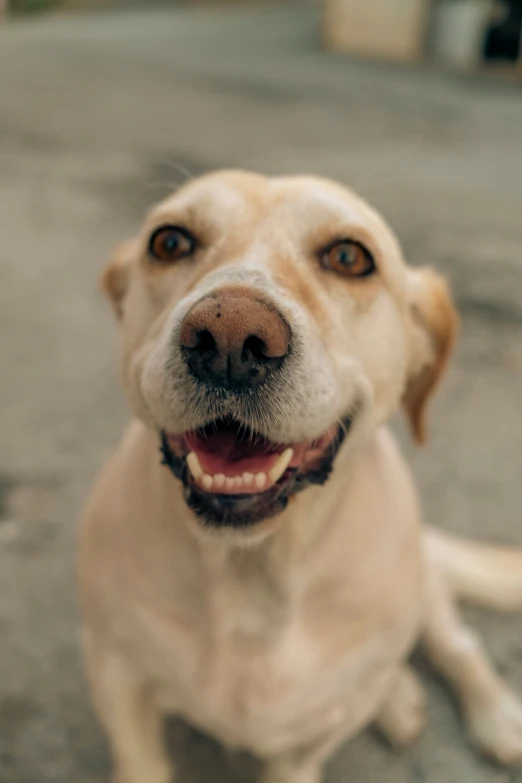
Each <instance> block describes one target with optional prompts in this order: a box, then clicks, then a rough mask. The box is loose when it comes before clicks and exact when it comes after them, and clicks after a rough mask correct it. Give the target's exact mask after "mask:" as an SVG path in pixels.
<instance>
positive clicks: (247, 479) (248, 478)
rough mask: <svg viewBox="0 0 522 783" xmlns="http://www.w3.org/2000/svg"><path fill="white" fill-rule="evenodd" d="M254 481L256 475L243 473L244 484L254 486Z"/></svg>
mask: <svg viewBox="0 0 522 783" xmlns="http://www.w3.org/2000/svg"><path fill="white" fill-rule="evenodd" d="M253 481H254V474H253V473H243V484H246V485H247V486H248V484H252V482H253Z"/></svg>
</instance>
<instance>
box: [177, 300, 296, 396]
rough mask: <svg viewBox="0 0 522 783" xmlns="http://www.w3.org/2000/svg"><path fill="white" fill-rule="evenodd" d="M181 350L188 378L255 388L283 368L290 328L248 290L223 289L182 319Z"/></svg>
mask: <svg viewBox="0 0 522 783" xmlns="http://www.w3.org/2000/svg"><path fill="white" fill-rule="evenodd" d="M180 341H181V351H182V354H183V356H184V359H185V361H186V363H187V366H188V367H189V369H190V371H191V373H192V374H193V375H194V376H195V377H196V378H198V379H199V380H201V381H204V382H205V383H210V384H212V385H213V386H220V387H223V388H227V389H246V388H254V387H256V386H259V385H260V384H261V383H263V382H264V381H266V379H267V378H268V376H269V375H270V373H271V372H273V371H274V370H275V369H277V368H278V367H280V366H281V364H282V363H283V361H284V359H285V357H286V355H287V354H288V350H289V347H290V328H289V326H288V324H287V323H286V321H285V320H284V319H283V317H282V316H281V315H280V314H279V313H278V312H277V311H276V310H275V309H274V308H273V307H271V306H270V305H269V304H267V303H265V302H264V301H263V300H262V299H261V298H260V297H259V294H258V293H257V292H255V291H253V290H252V289H249V288H246V287H239V286H234V287H232V286H231V287H227V288H222V289H220V290H219V291H218V292H216V293H215V294H212V295H211V296H208V297H205V299H202V300H201V301H200V302H198V303H197V304H196V305H195V306H194V307H193V308H192V310H190V312H189V313H188V314H187V315H186V316H185V319H184V321H183V324H182V327H181V334H180Z"/></svg>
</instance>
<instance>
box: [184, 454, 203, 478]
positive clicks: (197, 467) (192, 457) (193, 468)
mask: <svg viewBox="0 0 522 783" xmlns="http://www.w3.org/2000/svg"><path fill="white" fill-rule="evenodd" d="M187 465H188V466H189V470H190V472H191V473H192V475H193V476H194V478H195V479H196V480H197V481H199V479H200V478H202V476H203V473H204V471H203V468H202V467H201V463H200V461H199V459H198V455H197V454H196V453H195V452H194V451H191V452H190V454H189V455H188V457H187Z"/></svg>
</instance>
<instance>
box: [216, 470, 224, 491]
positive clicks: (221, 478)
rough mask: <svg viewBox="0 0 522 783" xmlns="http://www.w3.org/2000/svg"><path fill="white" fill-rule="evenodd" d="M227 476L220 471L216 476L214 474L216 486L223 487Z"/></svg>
mask: <svg viewBox="0 0 522 783" xmlns="http://www.w3.org/2000/svg"><path fill="white" fill-rule="evenodd" d="M225 482H226V477H225V475H224V474H223V473H218V474H217V475H216V476H214V486H215V487H216V488H217V489H222V487H224V486H225Z"/></svg>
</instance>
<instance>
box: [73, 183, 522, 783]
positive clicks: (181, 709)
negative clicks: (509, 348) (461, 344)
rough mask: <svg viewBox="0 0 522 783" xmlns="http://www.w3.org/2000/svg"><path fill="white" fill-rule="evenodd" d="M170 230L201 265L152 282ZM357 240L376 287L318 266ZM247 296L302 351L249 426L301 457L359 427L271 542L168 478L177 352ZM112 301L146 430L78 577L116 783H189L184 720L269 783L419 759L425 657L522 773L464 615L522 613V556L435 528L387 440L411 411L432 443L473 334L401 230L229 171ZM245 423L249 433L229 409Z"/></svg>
mask: <svg viewBox="0 0 522 783" xmlns="http://www.w3.org/2000/svg"><path fill="white" fill-rule="evenodd" d="M162 223H175V224H183V225H187V223H188V224H189V225H190V228H191V230H192V231H194V232H200V233H201V234H204V237H205V240H204V249H203V250H202V251H201V252H200V253H199V255H198V257H197V258H195V259H193V260H191V261H190V262H189V261H183V262H181V263H179V264H177V265H175V266H174V267H173V268H169V269H158V268H153V267H152V265H151V264H150V263H149V262H148V261H147V256H146V243H147V237H148V236H149V234H150V232H151V231H152V230H153V229H154V228H155V226H157V225H161V224H162ZM338 235H343V236H350V237H351V238H353V239H358V240H360V241H364V242H365V244H366V245H367V246H369V247H370V249H371V250H372V253H373V254H374V256H375V259H376V263H377V266H378V274H377V275H376V276H375V277H373V278H371V279H368V280H364V281H361V280H358V281H347V280H344V279H340V278H338V277H336V276H335V275H334V274H332V273H327V272H325V271H324V270H323V269H320V267H319V264H318V263H317V259H316V257H315V250H316V248H317V247H319V246H320V245H321V243H322V244H325V243H326V242H328V241H330V240H331V239H332V238H335V237H336V236H338ZM238 282H239V283H241V284H248V285H250V286H252V287H254V288H256V289H258V290H259V291H260V292H262V293H263V295H264V296H267V297H270V300H271V301H272V302H273V303H274V304H275V305H276V306H277V307H278V309H279V310H280V311H281V312H283V313H284V314H285V317H286V319H287V320H288V322H289V323H290V325H291V327H292V329H293V332H294V333H295V334H296V335H297V337H298V339H299V344H300V346H301V347H300V350H299V352H298V355H296V357H295V358H294V359H293V361H292V362H291V363H290V364H289V367H288V371H287V374H286V376H285V377H284V379H282V380H281V385H280V388H279V389H278V393H277V395H272V396H271V397H270V398H267V399H266V400H265V405H264V408H263V415H262V416H261V415H257V418H256V414H252V413H250V419H249V420H248V424H250V426H252V427H253V428H257V429H258V430H260V431H262V432H263V433H264V434H265V435H266V436H267V437H271V438H272V439H277V440H278V441H279V442H290V441H297V440H299V439H303V438H308V439H312V438H315V437H317V436H318V435H320V434H321V433H322V432H324V431H325V430H326V429H327V428H328V427H331V426H332V424H335V422H336V421H337V420H338V419H340V418H342V417H343V416H344V415H346V414H347V412H352V413H353V414H354V423H353V427H352V430H351V431H350V432H349V433H348V436H347V438H346V441H345V444H344V445H343V447H342V449H341V451H340V453H339V455H338V456H337V459H336V462H335V469H334V472H333V475H332V477H331V479H330V480H329V481H328V483H327V484H326V485H325V486H324V487H313V488H309V489H307V490H306V491H304V492H303V493H302V494H300V495H298V496H296V497H295V498H294V499H293V500H292V501H291V502H290V504H289V506H288V508H287V509H286V510H285V511H284V512H283V513H281V514H280V515H279V516H277V517H276V518H275V519H272V520H269V521H267V522H263V523H261V524H259V525H258V526H256V527H255V529H253V530H252V531H251V532H242V533H240V532H237V531H230V530H229V531H227V532H226V533H222V534H218V533H217V532H210V531H208V530H207V529H205V528H204V527H203V526H202V525H201V524H200V523H199V521H198V520H197V519H196V518H195V516H194V515H193V513H192V512H191V511H189V509H188V507H187V506H186V505H185V502H184V499H183V495H182V487H181V484H180V483H179V482H178V481H177V480H176V479H175V478H174V477H173V476H172V475H171V474H170V473H169V472H168V471H167V469H166V468H165V467H164V466H162V465H161V464H160V458H159V452H158V446H159V436H158V432H159V430H161V429H167V430H168V431H171V432H176V433H181V432H184V431H186V430H188V429H191V428H193V427H194V426H198V424H200V423H201V417H202V416H203V415H204V413H205V412H204V411H202V409H201V403H198V402H197V401H196V400H195V399H194V397H193V395H192V394H191V381H190V379H189V378H188V377H187V376H186V374H185V370H184V367H183V363H182V361H181V359H180V358H179V357H178V356H177V355H176V354H175V351H173V349H172V345H173V336H175V335H176V334H177V333H178V331H179V324H180V322H181V320H182V319H183V317H184V315H185V314H186V312H187V311H188V309H189V308H190V307H191V305H192V304H193V303H194V302H196V301H198V299H200V298H201V297H202V296H203V295H205V294H206V293H208V292H210V291H212V290H214V289H216V288H219V287H220V286H222V285H228V284H230V283H238ZM104 284H105V287H106V289H107V291H108V292H109V294H110V296H111V298H112V299H113V302H114V304H115V308H116V312H117V313H118V316H119V318H120V323H121V330H122V340H123V361H122V371H123V379H124V384H125V387H126V391H127V393H128V396H129V399H130V401H131V404H132V409H133V416H134V418H133V420H132V421H131V423H130V424H129V426H128V428H127V431H126V433H125V435H124V437H123V439H122V441H121V443H120V445H119V447H118V448H117V450H116V453H115V455H114V456H113V458H112V459H111V461H110V462H109V464H108V465H107V466H106V467H105V469H104V470H103V472H102V474H101V476H100V478H99V480H98V482H97V484H96V486H95V488H94V490H93V493H92V496H91V498H90V501H89V503H88V505H87V509H86V511H85V514H84V517H83V521H82V526H81V535H80V559H79V572H80V585H81V599H82V608H83V617H84V640H85V656H86V662H87V667H88V672H89V678H90V683H91V688H92V694H93V700H94V704H95V706H96V709H97V712H98V715H99V718H100V721H101V723H102V725H103V727H104V729H105V731H106V734H107V738H108V741H109V743H110V747H111V751H112V755H113V761H114V780H115V783H168V781H171V780H173V779H174V777H173V776H175V760H170V759H168V758H167V754H166V750H165V747H164V744H163V736H162V718H163V716H164V715H165V714H166V713H173V714H175V715H179V716H181V717H182V718H184V719H186V720H188V721H189V722H190V723H192V724H193V725H195V726H197V727H198V728H200V729H202V730H204V731H206V732H208V733H210V734H211V735H213V736H214V737H216V738H217V739H218V740H219V741H221V742H222V743H223V744H224V745H226V746H228V747H230V748H243V749H247V750H249V751H252V752H253V753H255V754H257V755H259V756H260V757H261V758H262V759H263V760H264V761H265V762H266V776H265V778H264V783H318V782H319V780H320V779H321V774H322V767H323V764H324V762H325V761H326V760H327V759H328V757H329V756H330V755H331V754H332V753H333V752H335V750H336V748H337V747H338V746H339V745H341V744H342V743H343V742H345V741H346V740H347V739H349V738H350V737H353V736H354V735H355V734H357V733H358V732H360V731H362V730H363V729H364V728H366V727H367V726H369V725H370V724H376V725H378V726H379V727H380V728H381V730H382V731H383V732H384V733H385V734H386V735H387V736H388V737H389V739H390V740H391V741H392V742H394V743H396V744H399V745H402V744H405V743H408V742H410V741H411V740H413V739H415V737H416V736H417V735H418V733H419V732H420V730H421V728H422V726H423V722H424V697H423V692H422V687H421V686H420V684H419V682H418V681H417V679H416V676H415V675H414V673H413V672H412V671H411V669H410V668H409V665H408V656H409V654H410V652H411V651H412V649H413V647H414V646H415V645H417V644H418V643H420V644H421V645H423V646H424V648H425V650H426V653H427V654H428V656H429V657H430V658H431V659H432V661H433V662H434V664H435V665H436V666H437V667H438V669H439V670H440V672H441V673H442V674H443V676H444V677H446V679H447V680H448V681H449V682H450V683H451V685H452V686H453V688H454V689H455V691H456V693H457V696H458V697H459V699H460V702H461V705H462V710H463V714H464V716H465V719H466V721H467V723H468V726H469V730H470V732H471V736H472V738H473V739H474V741H475V742H476V744H477V746H478V747H479V749H480V750H482V751H483V752H485V753H487V754H488V755H490V756H492V757H494V758H495V759H497V760H499V761H501V762H505V763H508V764H511V763H517V762H519V761H520V760H522V708H521V707H520V705H519V703H518V702H517V701H516V700H515V698H514V697H513V696H512V695H511V694H510V692H509V690H508V689H507V686H506V685H505V684H504V683H503V682H502V680H501V679H500V677H499V676H498V675H497V674H496V673H495V672H494V671H493V669H492V668H491V666H490V664H489V663H488V661H487V658H486V657H485V654H484V652H483V650H482V648H481V646H480V643H479V642H478V641H477V640H476V639H475V637H474V636H473V634H472V633H471V632H470V631H469V630H468V629H467V628H466V627H464V626H463V624H462V621H461V620H460V618H459V616H458V614H457V612H456V609H455V606H454V603H453V599H454V596H458V595H462V596H463V597H466V598H476V599H477V600H480V601H483V602H484V603H489V604H493V605H495V606H498V605H501V606H503V605H506V606H508V605H509V606H511V605H514V604H516V605H519V604H522V564H521V561H522V558H521V556H520V555H518V554H516V553H512V552H507V553H495V552H492V551H491V550H489V549H487V548H484V549H481V548H477V547H475V546H473V547H472V546H470V545H468V544H466V543H464V542H458V541H453V540H452V539H450V538H447V537H445V536H443V535H442V534H441V533H438V532H436V531H434V530H428V531H426V530H425V529H424V528H422V527H421V524H420V516H419V509H418V503H417V498H416V493H415V489H414V486H413V483H412V480H411V477H410V473H409V470H408V468H407V466H406V464H405V462H404V460H403V458H402V456H401V454H400V452H399V450H398V448H397V446H396V445H395V443H394V441H393V438H392V436H391V434H390V433H389V432H388V430H387V429H386V428H385V422H386V420H387V419H388V418H389V417H390V415H391V414H393V413H394V412H395V411H396V410H397V409H398V408H399V407H400V406H401V405H402V406H404V408H405V410H406V413H407V415H408V416H409V417H410V420H411V423H412V428H413V431H414V434H415V435H416V437H417V438H418V439H422V438H423V437H424V435H425V410H426V403H427V400H428V398H429V396H430V395H431V393H432V391H433V390H434V388H435V386H436V384H437V382H438V380H439V377H440V375H441V373H442V371H443V369H444V366H445V364H446V361H447V358H448V355H449V353H450V351H451V347H452V344H453V339H454V334H455V329H456V317H455V314H454V311H453V307H452V305H451V301H450V298H449V294H448V292H447V289H446V286H445V285H444V283H443V282H442V281H441V280H440V278H438V277H437V276H436V275H435V274H434V273H433V272H430V271H427V270H418V269H412V268H410V267H408V266H407V265H406V263H405V262H404V260H403V258H402V256H401V252H400V249H399V247H398V244H397V242H396V240H395V238H394V236H393V234H392V233H391V231H390V230H389V228H388V227H387V226H386V224H385V223H384V221H383V220H382V219H381V218H380V217H379V216H378V215H377V214H376V213H375V212H374V211H373V210H372V209H371V208H370V207H369V206H368V205H367V204H365V203H364V202H363V201H361V200H360V199H359V198H358V197H356V196H355V195H354V194H353V193H351V192H350V191H347V190H345V189H344V188H341V187H340V186H338V185H335V184H333V183H330V182H327V181H324V180H318V179H313V178H295V179H274V180H270V179H266V178H264V177H260V176H258V175H252V174H246V173H242V172H220V173H218V174H214V175H211V176H208V177H205V178H203V179H200V180H196V181H194V182H192V183H190V184H188V185H187V186H185V188H183V189H182V190H181V191H180V192H179V193H178V194H175V195H174V196H172V197H171V198H169V199H168V200H167V201H166V202H164V203H163V204H161V205H160V206H159V207H157V208H156V209H155V210H153V211H152V212H151V214H150V215H149V216H148V218H147V220H146V222H145V225H144V227H143V229H142V231H141V232H140V234H139V235H138V236H136V237H135V238H134V239H132V240H130V241H129V242H127V243H126V244H125V245H123V246H122V247H121V248H120V249H119V251H118V252H117V254H116V256H115V258H114V259H113V261H112V262H111V264H110V266H109V268H108V270H107V272H106V274H105V278H104ZM224 405H225V404H224ZM226 405H229V403H226ZM231 412H233V413H234V414H237V415H238V416H240V417H241V416H243V418H246V414H245V413H244V411H241V410H237V411H231V410H230V409H229V408H226V409H223V410H220V411H219V414H220V415H224V414H226V413H231ZM506 564H507V565H508V567H507V568H506V567H505V566H506Z"/></svg>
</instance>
